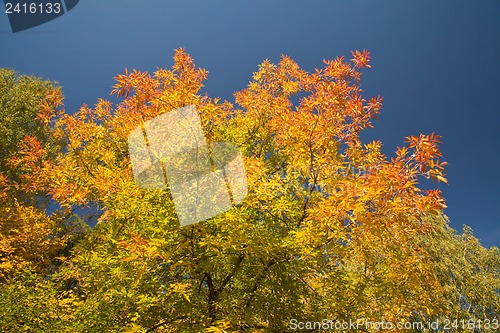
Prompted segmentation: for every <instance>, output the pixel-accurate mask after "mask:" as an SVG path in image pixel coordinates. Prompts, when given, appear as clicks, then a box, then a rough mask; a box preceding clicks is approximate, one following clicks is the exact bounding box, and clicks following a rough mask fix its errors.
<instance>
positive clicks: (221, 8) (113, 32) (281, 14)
mask: <svg viewBox="0 0 500 333" xmlns="http://www.w3.org/2000/svg"><path fill="white" fill-rule="evenodd" d="M179 47H185V48H186V50H187V52H188V53H190V54H191V55H192V56H193V57H194V58H195V61H196V63H197V64H198V65H199V66H201V67H205V68H206V69H208V71H209V72H210V75H209V79H208V81H207V82H206V91H207V92H208V93H209V95H210V96H211V97H217V96H218V97H222V98H225V99H228V100H229V101H234V99H233V96H232V93H233V92H235V91H238V90H240V89H242V88H244V87H245V86H246V84H247V83H248V81H249V80H250V79H251V74H252V72H254V71H255V70H256V69H257V65H258V64H259V63H260V62H261V61H262V60H264V59H266V58H269V59H270V60H272V61H274V62H277V61H279V58H280V55H281V54H287V55H290V56H291V57H292V58H293V59H294V60H295V61H297V62H298V63H299V65H301V67H303V68H305V69H307V70H313V69H314V68H316V67H320V66H322V60H323V59H333V58H335V57H336V56H341V55H345V56H347V57H348V58H349V57H350V51H351V50H355V49H359V50H361V49H368V50H369V51H370V52H371V53H372V69H370V70H366V71H365V74H364V76H363V79H362V85H363V88H364V90H365V96H366V97H370V96H371V95H379V94H380V95H381V96H383V97H384V109H383V110H382V114H381V115H380V117H379V120H377V121H376V122H375V124H374V125H375V128H374V129H371V130H369V131H368V132H367V133H366V134H364V136H363V137H364V139H366V140H372V139H379V140H381V141H382V142H383V143H384V152H385V153H386V154H387V155H388V156H389V157H391V156H393V152H394V151H395V149H396V147H397V146H401V145H403V142H404V137H405V136H408V135H417V134H419V133H430V132H436V133H438V134H440V135H442V136H443V144H442V150H443V153H444V156H445V158H446V160H447V161H448V163H449V165H448V166H447V174H448V179H449V185H442V184H439V185H438V186H439V187H440V188H441V189H442V190H443V193H444V196H445V198H446V199H447V203H448V206H449V208H447V209H446V211H445V212H446V214H447V215H448V216H449V217H450V219H451V225H452V226H453V227H454V228H455V229H461V227H462V225H463V224H468V225H470V226H472V228H473V229H474V231H475V234H476V236H477V237H478V238H479V239H480V240H481V242H482V243H483V244H484V245H486V246H491V245H497V246H500V172H499V170H498V166H499V164H500V156H499V153H500V139H499V137H498V134H499V132H500V131H499V130H500V101H499V97H500V80H499V78H500V0H469V1H464V0H441V1H435V0H420V1H407V0H393V1H385V0H377V1H374V0H367V1H358V0H349V1H348V0H342V1H340V0H321V1H320V0H301V1H295V0H253V1H243V0H212V1H207V0H196V1H195V0H144V1H133V0H81V1H80V3H79V4H78V5H77V6H76V7H75V8H74V9H73V10H71V11H70V12H68V13H67V14H65V15H63V16H62V17H59V18H58V19H55V20H53V21H50V22H48V23H46V24H44V25H41V26H38V27H35V28H32V29H30V30H26V31H23V32H19V33H15V34H14V33H12V32H11V29H10V26H9V22H8V20H7V15H6V14H4V13H3V11H2V13H0V67H10V68H13V69H15V70H17V71H18V72H20V73H23V74H35V75H37V76H41V77H43V78H46V79H50V80H54V81H58V82H59V83H60V84H61V85H62V86H63V91H64V94H65V96H66V99H65V104H66V109H67V111H68V112H70V113H71V112H74V111H75V110H77V109H78V107H79V106H81V105H82V104H83V103H87V104H90V105H93V104H94V103H95V102H96V101H97V98H99V97H103V98H108V97H109V93H110V91H111V86H112V85H113V84H114V80H113V77H114V76H115V75H116V74H118V73H122V72H123V70H124V68H125V67H128V68H129V69H131V68H137V69H140V70H148V71H154V70H155V69H156V68H157V67H170V66H171V64H172V56H173V50H174V49H176V48H179Z"/></svg>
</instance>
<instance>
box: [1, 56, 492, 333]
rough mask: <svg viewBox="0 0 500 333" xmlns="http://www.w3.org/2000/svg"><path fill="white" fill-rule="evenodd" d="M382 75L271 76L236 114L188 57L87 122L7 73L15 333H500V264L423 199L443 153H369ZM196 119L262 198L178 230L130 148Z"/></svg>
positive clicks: (10, 304) (144, 77)
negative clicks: (163, 121) (180, 116)
mask: <svg viewBox="0 0 500 333" xmlns="http://www.w3.org/2000/svg"><path fill="white" fill-rule="evenodd" d="M369 63H370V56H369V53H368V52H367V51H355V52H353V53H352V59H351V60H346V59H345V58H344V57H339V58H336V59H334V60H325V61H324V66H323V67H322V68H319V69H316V70H315V71H313V72H308V71H305V70H303V69H301V68H300V67H299V65H298V64H297V63H295V62H294V61H293V60H292V59H290V58H289V57H287V56H283V57H282V58H281V60H280V62H279V63H277V64H274V63H272V62H271V61H269V60H265V61H264V62H263V63H262V64H260V65H259V68H258V70H257V71H256V72H255V73H253V77H252V81H251V82H250V83H249V85H248V87H247V88H246V89H244V90H242V91H239V92H236V93H235V102H234V103H230V102H228V101H221V100H220V99H218V98H211V97H209V96H208V94H206V93H205V94H204V93H202V92H201V91H202V88H203V82H204V80H205V79H207V76H208V72H207V71H206V70H204V69H201V68H198V67H196V66H195V64H194V62H193V59H192V58H191V57H190V56H189V55H188V54H187V53H186V52H185V51H184V50H183V49H179V50H177V51H176V52H175V56H174V64H173V67H172V68H171V69H158V70H157V71H155V72H154V73H147V72H141V71H137V70H133V71H128V70H125V72H124V73H123V74H119V75H117V76H116V85H115V86H114V87H113V91H112V93H113V94H115V95H116V96H117V97H119V98H121V102H120V103H119V104H117V105H113V104H112V103H111V102H109V101H106V100H103V99H101V100H99V101H98V102H97V103H96V104H95V105H94V106H88V105H84V106H82V107H81V108H80V110H79V111H78V112H76V113H75V114H67V113H65V112H64V111H63V110H62V109H61V105H62V104H61V103H62V102H61V101H62V95H61V91H60V89H59V88H55V87H54V85H52V84H50V83H47V82H43V81H39V80H37V79H34V78H29V79H28V78H26V77H23V76H19V75H16V74H15V73H14V72H12V71H5V70H4V71H2V72H0V73H2V80H4V81H5V82H6V83H0V84H1V90H0V101H2V104H1V107H2V108H1V109H0V114H1V115H2V118H1V120H2V123H1V124H0V126H1V128H2V134H1V135H3V136H5V135H7V137H8V138H9V139H8V141H6V142H3V143H1V144H2V145H1V146H0V149H2V150H3V151H6V152H8V153H7V154H5V155H4V156H5V158H4V160H2V161H3V162H2V163H3V164H2V165H5V166H0V167H1V169H0V172H1V173H0V190H1V192H0V199H1V200H2V202H1V204H0V218H1V220H0V223H1V225H0V231H1V234H0V237H1V238H0V260H1V262H0V279H1V281H0V282H1V285H0V307H1V308H2V309H3V310H2V313H1V314H0V328H1V330H2V331H5V332H19V331H27V332H289V331H301V329H302V328H303V329H302V331H318V327H313V326H311V327H309V326H304V327H302V326H300V327H299V325H298V323H309V324H311V325H313V324H312V323H315V322H316V323H323V324H324V323H325V320H327V322H328V321H330V323H331V324H332V325H333V323H336V322H337V323H338V322H349V321H357V320H365V321H366V322H369V321H371V322H382V321H384V322H388V323H394V324H396V323H403V324H404V323H417V322H421V323H425V326H424V327H423V328H421V327H420V328H419V327H412V329H402V328H397V327H392V328H387V329H386V330H385V331H387V332H403V331H415V332H432V331H433V330H432V329H430V328H429V327H428V323H430V322H435V321H439V322H440V325H441V328H442V326H443V325H444V324H445V322H446V320H455V319H456V320H457V321H458V324H457V325H455V326H450V331H451V332H458V331H466V332H495V331H497V327H498V321H497V320H498V319H499V318H498V317H499V316H500V294H499V291H500V253H499V251H498V249H497V248H495V247H492V248H490V249H487V248H485V247H483V246H482V245H481V244H480V243H479V242H478V240H477V239H476V238H474V236H473V234H472V231H471V230H470V228H468V227H464V230H463V232H462V234H458V233H456V232H455V231H454V230H453V229H451V228H450V227H449V223H448V220H447V218H446V216H445V215H444V213H443V209H444V208H446V204H445V200H444V198H443V197H442V196H441V192H440V191H439V189H433V190H426V191H424V190H422V189H421V188H420V187H421V186H420V185H419V183H420V182H421V181H422V180H423V179H432V180H434V181H437V182H438V183H439V182H441V183H446V182H447V180H446V175H445V170H444V167H445V165H446V162H444V161H443V156H442V154H441V152H440V150H439V143H440V136H439V135H437V134H434V133H431V134H420V135H418V136H409V137H407V138H406V141H405V142H404V143H403V144H402V146H401V147H399V148H398V149H397V151H396V152H395V154H394V156H393V157H391V158H389V157H387V156H385V155H384V154H383V153H382V152H381V148H382V143H381V142H379V141H373V142H368V143H364V142H362V140H361V139H360V136H359V134H360V132H362V131H363V130H365V129H366V128H370V127H372V126H373V125H372V122H373V120H374V119H375V118H376V116H377V114H378V113H379V112H380V110H381V107H382V98H380V97H372V98H365V97H363V96H362V93H363V91H362V89H361V71H362V70H364V69H365V68H369V67H370V65H369ZM25 80H27V82H29V83H28V85H29V86H30V88H28V89H27V88H25V86H24V85H25V83H24V82H25ZM5 87H7V88H5ZM18 101H21V102H22V103H21V102H18ZM23 103H24V104H23ZM187 105H193V106H195V107H196V109H197V110H198V111H199V113H200V119H201V125H202V128H203V131H204V134H205V136H206V138H207V141H211V142H216V141H227V142H231V143H233V144H235V145H237V146H238V147H240V149H241V151H242V155H243V159H244V162H245V168H246V173H247V182H248V195H247V197H246V198H245V199H244V200H243V201H242V202H241V203H240V204H238V205H236V206H235V207H234V208H232V209H231V210H229V211H227V212H225V213H223V214H221V215H218V216H216V217H214V218H211V219H209V220H206V221H203V222H199V223H196V224H193V225H189V226H185V227H181V226H180V225H179V222H178V219H177V215H176V212H175V207H174V203H173V200H172V195H171V193H170V192H169V190H168V189H167V190H161V189H143V188H140V187H139V186H138V185H137V184H136V182H135V180H134V177H133V173H132V168H131V162H130V156H129V152H128V147H127V138H128V136H129V134H130V132H131V131H132V130H133V129H134V128H136V127H138V126H141V124H143V123H144V122H145V121H147V120H150V119H153V118H155V117H157V116H158V115H160V114H163V113H165V112H169V111H171V110H174V109H178V108H182V107H184V106H187ZM17 115H22V116H19V117H18V116H17ZM23 117H24V118H23ZM33 124H36V125H34V126H33ZM4 128H5V132H4V130H3V129H4ZM12 133H15V134H12ZM3 136H2V137H3ZM27 198H29V200H28V199H27ZM89 220H95V221H97V223H95V226H93V224H94V223H89ZM89 224H91V225H92V226H90V225H89ZM460 321H462V322H460ZM471 321H472V322H473V323H474V325H475V326H471V325H470V322H471ZM486 322H487V323H489V326H488V327H486V326H485V325H486V324H485V323H486ZM463 323H466V324H468V325H469V326H467V327H466V329H465V330H464V329H462V328H463V326H460V327H459V326H458V325H462V324H463ZM477 323H480V324H479V325H481V324H482V325H483V326H481V327H478V326H477V325H478V324H477ZM495 323H497V326H495ZM299 328H300V329H299ZM406 328H407V327H406ZM356 330H361V331H365V332H379V331H381V330H380V329H378V328H374V327H370V326H366V325H365V326H362V327H361V328H359V327H358V329H352V328H351V327H348V328H347V329H345V330H344V331H346V332H348V331H353V332H354V331H356ZM337 331H340V330H337ZM434 331H436V330H434Z"/></svg>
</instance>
